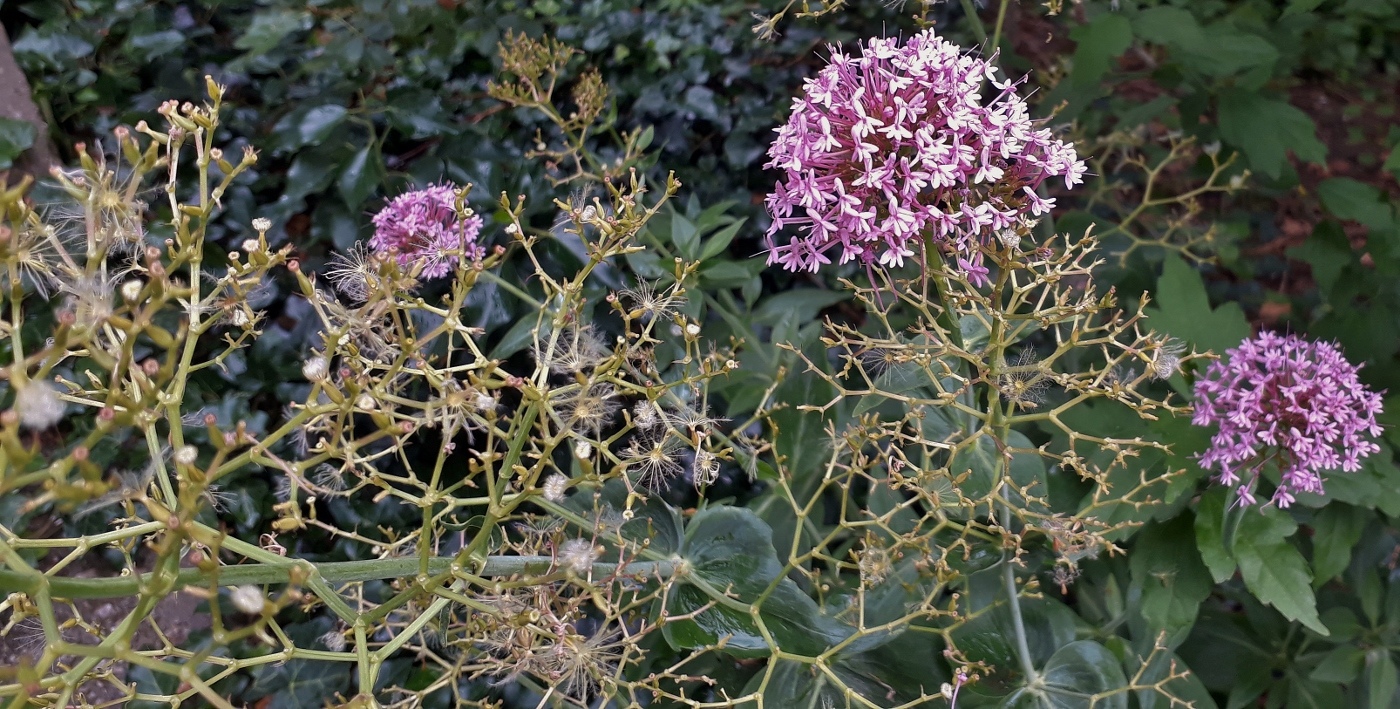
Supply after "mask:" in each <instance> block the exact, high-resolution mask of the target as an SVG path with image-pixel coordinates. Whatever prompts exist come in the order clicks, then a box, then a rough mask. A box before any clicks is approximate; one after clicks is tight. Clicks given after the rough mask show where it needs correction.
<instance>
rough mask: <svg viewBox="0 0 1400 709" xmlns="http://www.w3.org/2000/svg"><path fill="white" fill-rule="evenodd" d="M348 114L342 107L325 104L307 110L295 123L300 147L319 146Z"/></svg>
mask: <svg viewBox="0 0 1400 709" xmlns="http://www.w3.org/2000/svg"><path fill="white" fill-rule="evenodd" d="M347 113H348V111H347V110H346V108H345V107H344V106H339V105H336V104H333V103H331V104H326V105H324V106H317V107H315V108H312V109H310V110H308V111H307V112H306V113H305V114H304V115H303V116H302V117H301V120H300V121H299V122H298V123H297V137H298V138H299V139H300V142H299V143H298V147H299V146H301V145H320V144H321V141H323V140H325V139H326V138H327V137H329V136H330V134H331V131H333V130H335V128H336V126H338V125H340V123H341V121H343V120H345V115H346V114H347Z"/></svg>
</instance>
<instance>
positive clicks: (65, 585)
mask: <svg viewBox="0 0 1400 709" xmlns="http://www.w3.org/2000/svg"><path fill="white" fill-rule="evenodd" d="M454 561H455V560H454V559H452V558H451V557H435V558H433V559H430V560H429V561H428V568H429V570H430V571H431V572H432V573H434V574H437V573H442V572H445V571H448V570H449V569H450V568H451V567H452V563H453V562H454ZM305 563H306V564H307V566H314V567H315V569H316V570H317V571H318V572H320V575H321V578H322V579H323V580H325V581H326V582H327V583H351V582H355V581H374V580H379V579H395V578H409V577H412V576H415V575H416V574H417V573H418V559H416V558H398V559H371V560H368V561H332V562H325V563H321V564H314V565H313V564H311V563H310V562H305ZM680 567H681V561H680V560H678V559H666V560H661V561H634V562H631V563H626V564H616V563H604V562H598V563H595V564H593V569H592V572H593V576H594V577H595V578H605V577H608V576H612V575H615V574H616V575H623V576H636V577H661V578H666V577H670V576H673V575H675V574H676V571H677V569H679V568H680ZM296 568H297V566H296V565H295V564H261V563H259V564H240V565H237V566H223V567H220V569H219V585H220V586H242V585H245V584H252V585H262V584H279V583H288V582H289V581H290V577H291V576H292V575H293V573H294V570H295V569H296ZM554 571H558V568H557V566H556V564H555V560H554V557H552V556H492V557H488V558H487V560H486V564H485V565H484V567H483V568H482V569H481V570H480V571H479V572H477V575H479V576H489V577H498V576H514V575H517V574H532V575H541V574H548V573H552V572H554ZM208 578H209V574H208V573H207V572H206V571H204V570H203V569H198V568H186V569H182V570H180V572H179V574H178V575H177V576H176V577H175V581H174V586H173V588H174V589H179V588H184V587H187V586H201V585H203V583H205V582H206V581H207V580H208ZM153 579H154V573H146V574H141V575H139V576H126V577H121V578H107V579H103V578H68V577H64V576H57V577H47V579H46V582H47V583H46V582H45V580H43V579H42V578H41V577H40V576H37V575H30V574H24V573H19V572H15V571H10V570H8V569H5V570H0V593H6V594H8V593H13V592H17V591H18V592H26V593H32V592H36V591H37V590H38V589H39V588H42V587H43V586H45V585H47V586H48V589H49V593H50V595H52V596H54V597H56V598H67V599H78V598H120V597H123V596H134V595H137V594H138V593H140V592H141V589H142V588H144V587H146V586H148V585H149V584H150V583H151V581H152V580H153Z"/></svg>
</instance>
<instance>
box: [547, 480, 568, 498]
mask: <svg viewBox="0 0 1400 709" xmlns="http://www.w3.org/2000/svg"><path fill="white" fill-rule="evenodd" d="M568 485H569V479H568V478H566V477H564V476H563V475H559V474H558V473H555V474H554V475H551V476H549V477H548V478H547V479H546V480H545V481H544V499H546V500H549V501H550V502H559V501H561V500H563V499H564V490H565V489H566V488H567V487H568Z"/></svg>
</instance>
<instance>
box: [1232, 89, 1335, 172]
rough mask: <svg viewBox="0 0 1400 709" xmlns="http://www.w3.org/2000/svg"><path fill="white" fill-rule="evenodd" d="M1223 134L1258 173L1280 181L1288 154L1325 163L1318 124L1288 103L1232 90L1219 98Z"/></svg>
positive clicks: (1325, 155)
mask: <svg viewBox="0 0 1400 709" xmlns="http://www.w3.org/2000/svg"><path fill="white" fill-rule="evenodd" d="M1218 117H1219V120H1220V135H1221V137H1223V138H1224V139H1225V140H1226V141H1228V142H1229V143H1230V144H1231V145H1235V146H1237V147H1239V148H1240V149H1241V150H1243V151H1244V154H1245V156H1246V157H1248V158H1249V164H1250V166H1251V167H1253V168H1254V169H1255V170H1258V171H1259V172H1262V173H1264V174H1265V175H1268V176H1269V177H1273V178H1277V177H1278V176H1279V175H1280V174H1281V173H1282V172H1283V166H1284V163H1285V162H1286V159H1287V153H1288V151H1290V150H1291V151H1292V152H1293V154H1294V155H1296V156H1298V159H1299V160H1304V161H1307V162H1311V163H1319V164H1320V163H1322V162H1323V161H1324V160H1325V159H1326V158H1327V146H1326V145H1323V143H1322V141H1320V140H1318V139H1317V125H1316V124H1314V123H1313V120H1312V118H1310V117H1308V114H1306V113H1303V112H1302V111H1300V110H1298V108H1296V107H1295V106H1293V105H1292V104H1290V103H1288V102H1287V101H1280V100H1278V99H1271V98H1265V97H1263V96H1260V95H1259V94H1257V93H1254V92H1252V91H1231V92H1229V93H1226V94H1223V95H1222V96H1221V97H1220V105H1219V116H1218Z"/></svg>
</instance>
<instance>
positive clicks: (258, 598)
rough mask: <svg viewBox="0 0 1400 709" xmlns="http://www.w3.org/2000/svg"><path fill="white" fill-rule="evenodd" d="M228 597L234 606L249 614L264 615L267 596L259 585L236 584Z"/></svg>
mask: <svg viewBox="0 0 1400 709" xmlns="http://www.w3.org/2000/svg"><path fill="white" fill-rule="evenodd" d="M228 597H229V600H230V601H232V602H233V607H234V608H237V609H238V610H240V611H243V612H244V613H247V614H248V615H262V612H263V605H264V604H266V603H267V597H266V596H264V595H263V592H262V590H261V589H259V588H258V587H257V586H234V587H233V590H231V591H229V594H228Z"/></svg>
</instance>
